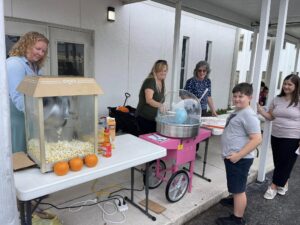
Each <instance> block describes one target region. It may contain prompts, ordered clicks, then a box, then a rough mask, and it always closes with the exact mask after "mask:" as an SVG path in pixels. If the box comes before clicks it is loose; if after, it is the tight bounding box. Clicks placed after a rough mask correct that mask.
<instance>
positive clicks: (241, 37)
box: [239, 34, 244, 51]
mask: <svg viewBox="0 0 300 225" xmlns="http://www.w3.org/2000/svg"><path fill="white" fill-rule="evenodd" d="M243 45H244V34H241V35H240V42H239V51H242V50H243Z"/></svg>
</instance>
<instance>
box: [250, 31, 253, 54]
mask: <svg viewBox="0 0 300 225" xmlns="http://www.w3.org/2000/svg"><path fill="white" fill-rule="evenodd" d="M253 40H254V34H251V42H250V51H251V50H252V48H253Z"/></svg>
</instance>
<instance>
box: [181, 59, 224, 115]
mask: <svg viewBox="0 0 300 225" xmlns="http://www.w3.org/2000/svg"><path fill="white" fill-rule="evenodd" d="M209 73H210V67H209V64H208V63H207V62H206V61H200V62H198V63H197V64H196V67H195V69H194V76H193V77H192V78H190V79H188V80H187V81H186V84H185V87H184V89H185V90H187V91H189V92H191V93H193V94H194V95H195V96H196V97H197V98H201V97H202V99H201V101H200V104H201V109H202V116H208V113H207V105H208V106H209V108H210V111H211V113H212V116H218V114H217V113H216V110H215V107H214V103H213V100H212V97H211V81H210V79H209V78H208V75H209ZM206 89H207V92H206V93H205V90H206ZM203 95H204V96H203Z"/></svg>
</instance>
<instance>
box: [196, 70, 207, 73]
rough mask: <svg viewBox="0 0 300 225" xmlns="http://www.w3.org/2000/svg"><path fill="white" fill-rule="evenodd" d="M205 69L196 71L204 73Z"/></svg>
mask: <svg viewBox="0 0 300 225" xmlns="http://www.w3.org/2000/svg"><path fill="white" fill-rule="evenodd" d="M206 71H207V70H198V73H201V72H203V73H206Z"/></svg>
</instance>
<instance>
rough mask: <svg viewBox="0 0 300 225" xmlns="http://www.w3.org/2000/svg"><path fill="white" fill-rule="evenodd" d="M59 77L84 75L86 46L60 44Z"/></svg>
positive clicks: (58, 53) (58, 51)
mask: <svg viewBox="0 0 300 225" xmlns="http://www.w3.org/2000/svg"><path fill="white" fill-rule="evenodd" d="M57 58H58V75H72V76H83V75H84V45H83V44H76V43H69V42H58V43H57Z"/></svg>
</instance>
